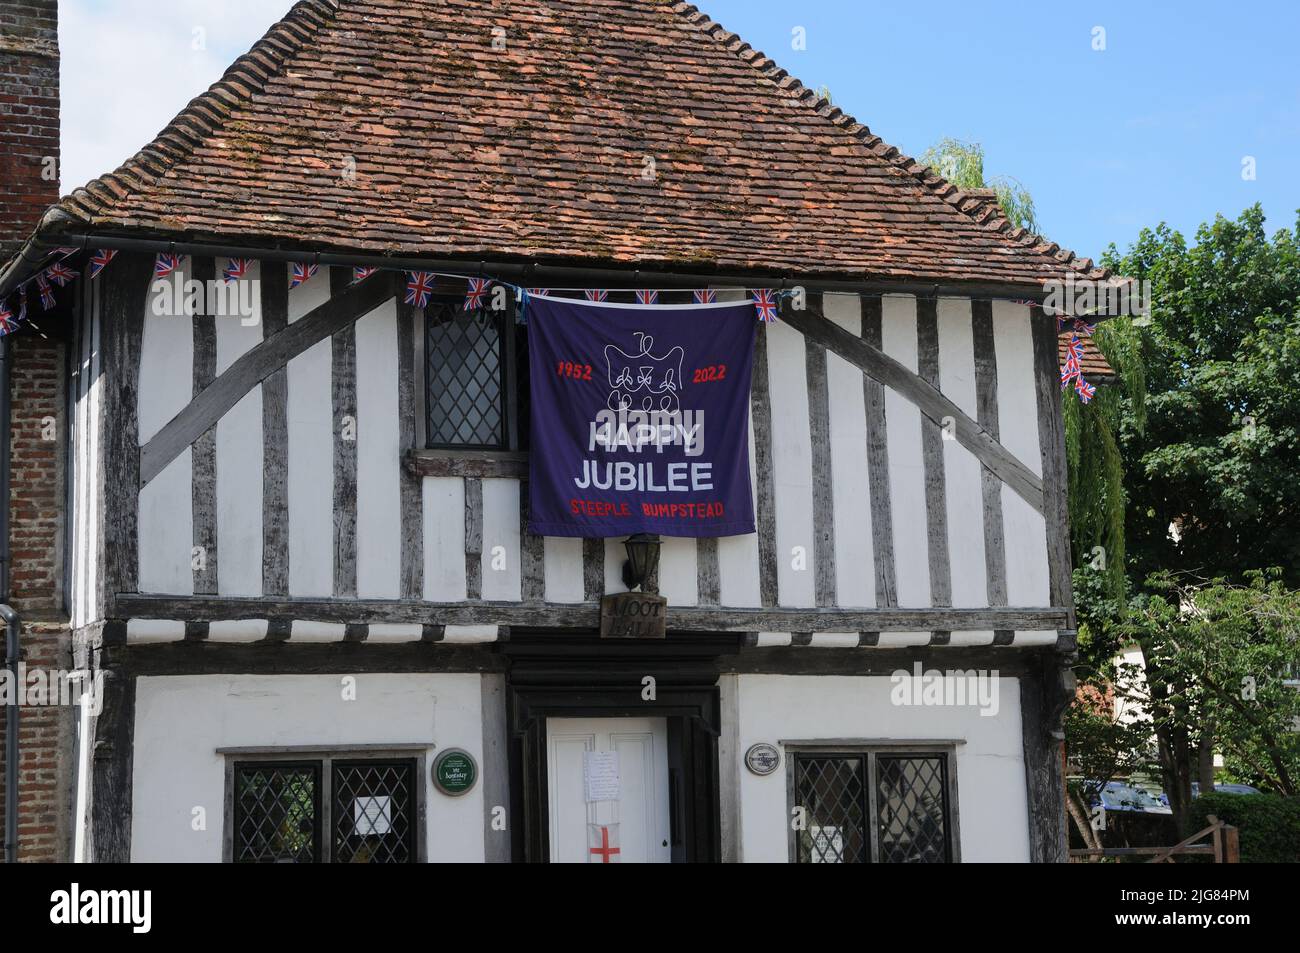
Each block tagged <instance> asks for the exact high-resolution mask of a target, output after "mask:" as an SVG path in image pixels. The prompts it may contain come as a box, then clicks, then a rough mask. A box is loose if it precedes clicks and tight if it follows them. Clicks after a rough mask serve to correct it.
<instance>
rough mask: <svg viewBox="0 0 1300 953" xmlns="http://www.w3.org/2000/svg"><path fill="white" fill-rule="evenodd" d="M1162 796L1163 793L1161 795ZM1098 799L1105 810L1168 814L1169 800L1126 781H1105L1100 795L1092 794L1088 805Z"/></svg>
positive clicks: (1094, 803) (1095, 802)
mask: <svg viewBox="0 0 1300 953" xmlns="http://www.w3.org/2000/svg"><path fill="white" fill-rule="evenodd" d="M1162 797H1163V795H1162ZM1099 801H1100V803H1101V805H1102V806H1103V807H1105V808H1106V810H1107V811H1125V812H1128V813H1133V814H1170V813H1172V812H1171V811H1170V810H1169V802H1168V801H1163V800H1161V798H1160V797H1156V796H1155V795H1154V794H1152V793H1151V792H1150V791H1146V790H1144V789H1142V788H1140V787H1138V786H1137V785H1134V784H1129V783H1128V782H1126V781H1107V782H1106V786H1105V787H1103V788H1102V789H1101V792H1100V796H1099V797H1096V796H1094V797H1093V799H1092V803H1091V804H1089V805H1088V806H1089V807H1094V808H1095V807H1096V806H1097V804H1098V802H1099Z"/></svg>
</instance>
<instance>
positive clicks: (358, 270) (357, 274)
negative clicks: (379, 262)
mask: <svg viewBox="0 0 1300 953" xmlns="http://www.w3.org/2000/svg"><path fill="white" fill-rule="evenodd" d="M378 270H379V269H378V268H371V267H370V266H369V265H353V266H352V283H353V284H354V285H355V284H356V283H357V282H358V281H365V280H366V279H367V278H369V277H370V276H371V275H373V274H374V273H375V272H377V271H378Z"/></svg>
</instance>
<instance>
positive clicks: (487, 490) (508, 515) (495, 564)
mask: <svg viewBox="0 0 1300 953" xmlns="http://www.w3.org/2000/svg"><path fill="white" fill-rule="evenodd" d="M519 558H520V557H519V481H518V480H484V481H483V557H482V575H481V577H480V578H481V581H482V593H483V598H484V599H490V600H501V601H504V602H518V601H519V600H520V598H522V596H521V595H520V593H521V578H522V576H521V574H520V565H519Z"/></svg>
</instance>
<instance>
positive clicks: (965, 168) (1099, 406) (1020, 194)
mask: <svg viewBox="0 0 1300 953" xmlns="http://www.w3.org/2000/svg"><path fill="white" fill-rule="evenodd" d="M921 162H922V163H924V164H925V165H928V166H930V167H931V168H933V169H934V170H935V171H936V172H938V173H939V174H940V175H942V176H943V177H944V178H945V179H947V180H948V181H949V182H951V183H952V184H953V185H955V186H957V187H958V188H960V189H993V191H994V193H995V194H996V195H997V198H998V204H999V205H1001V206H1002V211H1003V213H1004V214H1005V215H1006V217H1007V220H1008V221H1009V222H1011V224H1012V225H1018V226H1020V227H1021V228H1025V229H1028V230H1029V231H1031V232H1037V231H1038V221H1037V218H1036V217H1035V211H1034V200H1033V197H1032V196H1031V195H1030V194H1029V192H1028V191H1027V190H1026V189H1025V187H1024V186H1023V185H1021V184H1020V182H1018V181H1017V180H1016V179H1013V178H1009V177H1007V176H994V177H992V178H987V177H986V176H985V174H984V147H983V146H981V145H980V144H979V143H977V142H963V141H962V140H960V139H951V138H949V139H941V140H940V141H939V142H937V143H935V144H934V145H933V146H931V147H930V148H929V149H927V150H926V151H925V153H924V154H923V155H922V156H921ZM1092 343H1093V344H1094V345H1095V346H1096V348H1097V349H1098V350H1099V351H1100V352H1101V354H1102V355H1103V356H1104V357H1105V358H1106V360H1107V362H1108V363H1109V364H1110V366H1111V367H1112V368H1114V370H1115V373H1116V375H1117V378H1118V380H1117V382H1116V384H1114V385H1109V386H1102V387H1098V388H1097V395H1096V397H1094V398H1093V400H1092V401H1091V402H1090V403H1087V404H1084V403H1081V402H1080V401H1079V400H1078V399H1077V398H1076V397H1075V396H1074V395H1073V393H1070V392H1067V393H1066V395H1065V401H1064V404H1065V444H1066V457H1067V461H1068V464H1069V508H1070V538H1071V549H1072V551H1073V556H1074V565H1075V566H1077V567H1088V568H1090V569H1092V570H1095V571H1097V572H1099V573H1100V576H1101V580H1102V582H1103V586H1102V588H1103V589H1104V590H1105V592H1106V594H1107V595H1108V596H1109V597H1110V598H1111V599H1114V600H1117V601H1122V600H1123V598H1124V594H1125V590H1126V577H1125V567H1126V555H1125V545H1124V515H1125V504H1126V499H1125V496H1124V466H1123V458H1122V457H1121V455H1120V450H1119V444H1118V442H1117V434H1118V433H1119V429H1120V415H1121V413H1123V412H1127V413H1128V414H1129V415H1130V417H1131V425H1132V426H1133V427H1134V428H1135V429H1137V430H1138V431H1141V430H1142V428H1143V427H1144V426H1145V423H1146V406H1145V400H1144V397H1145V394H1146V379H1145V374H1144V372H1143V365H1142V357H1141V341H1140V338H1139V332H1138V329H1137V327H1136V326H1135V325H1134V323H1133V320H1132V319H1131V318H1128V317H1117V318H1110V319H1107V320H1106V321H1104V322H1102V323H1101V324H1100V325H1098V327H1097V330H1096V331H1095V332H1094V334H1093V338H1092ZM1123 398H1127V399H1128V403H1127V407H1125V401H1124V399H1123Z"/></svg>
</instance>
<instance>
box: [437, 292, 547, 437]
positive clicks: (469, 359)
mask: <svg viewBox="0 0 1300 953" xmlns="http://www.w3.org/2000/svg"><path fill="white" fill-rule="evenodd" d="M424 361H425V368H424V372H425V411H426V417H425V444H426V446H428V447H430V448H433V449H443V450H525V449H527V445H528V442H527V429H528V346H527V329H526V328H524V327H523V326H521V325H519V324H517V323H516V322H515V309H514V308H513V307H511V308H507V309H504V310H502V311H492V310H490V309H488V308H479V309H478V310H475V311H466V310H464V301H463V299H450V298H441V299H440V298H435V299H434V300H433V301H431V302H430V303H429V307H428V308H426V309H425V339H424Z"/></svg>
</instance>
